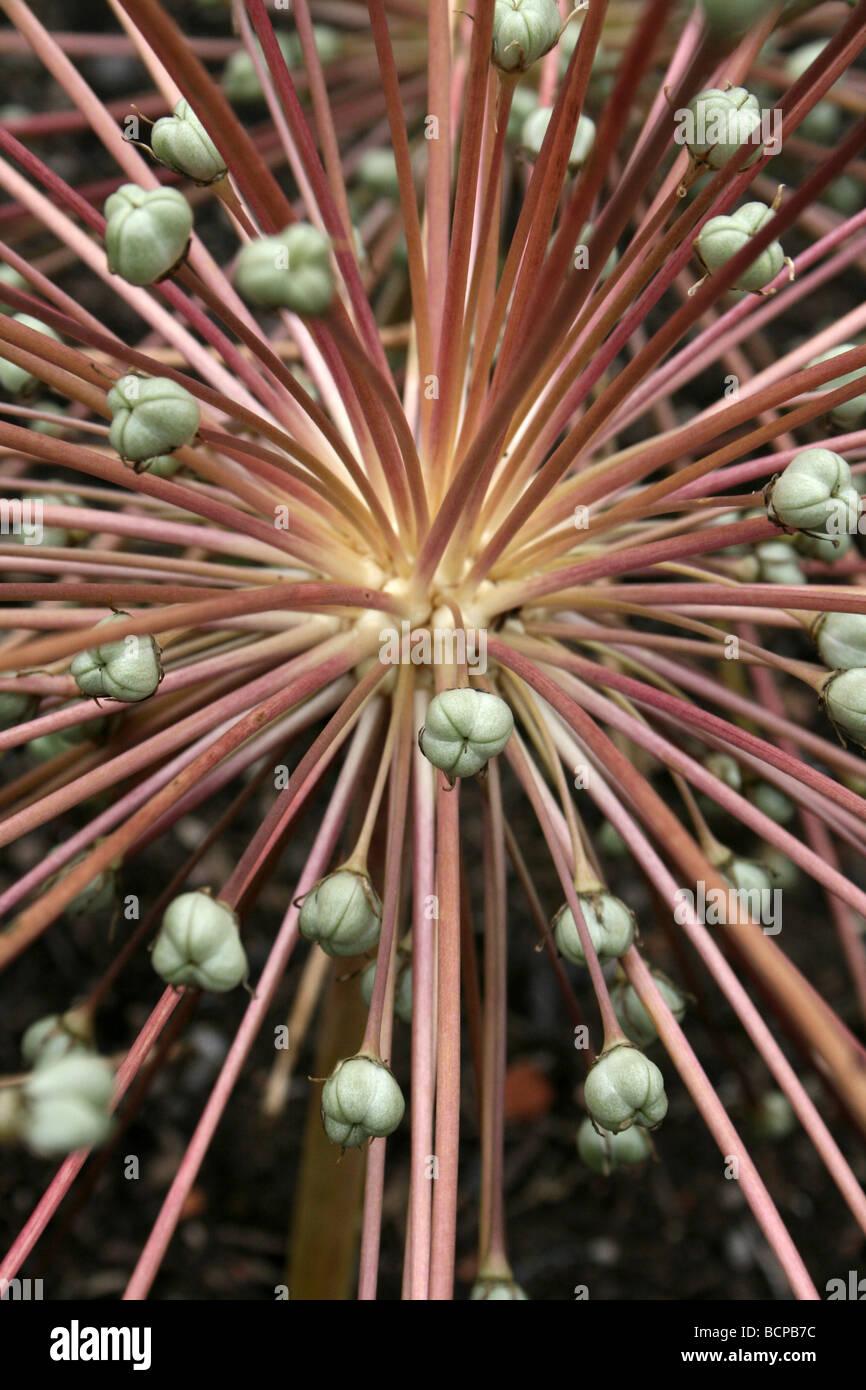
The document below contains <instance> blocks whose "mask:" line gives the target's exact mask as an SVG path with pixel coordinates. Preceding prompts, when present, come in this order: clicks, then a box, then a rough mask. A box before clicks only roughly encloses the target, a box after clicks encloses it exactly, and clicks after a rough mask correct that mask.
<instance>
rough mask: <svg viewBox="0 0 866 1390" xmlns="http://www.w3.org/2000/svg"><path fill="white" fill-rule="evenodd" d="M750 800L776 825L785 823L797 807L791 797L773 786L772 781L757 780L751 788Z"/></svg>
mask: <svg viewBox="0 0 866 1390" xmlns="http://www.w3.org/2000/svg"><path fill="white" fill-rule="evenodd" d="M751 801H752V802H753V804H754V805H755V806H757V808H758V810H759V811H763V813H764V815H765V816H769V817H770V820H774V821H775V822H776V824H777V825H787V824H788V822H789V821H790V820H792V819H793V816H794V812H795V811H796V809H797V808H796V807H795V805H794V803H793V801H792V800H791V798H790V797H789V796H786V795H785V793H784V792H780V791H779V788H778V787H774V786H773V784H772V782H758V783H757V784H756V785H755V786H754V787H753V788H752V792H751Z"/></svg>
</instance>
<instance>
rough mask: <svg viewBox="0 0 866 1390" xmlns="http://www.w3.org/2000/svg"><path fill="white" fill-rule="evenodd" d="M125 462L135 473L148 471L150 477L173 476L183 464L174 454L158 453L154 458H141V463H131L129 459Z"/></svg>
mask: <svg viewBox="0 0 866 1390" xmlns="http://www.w3.org/2000/svg"><path fill="white" fill-rule="evenodd" d="M125 462H126V463H128V464H129V466H130V468H132V469H133V470H134V471H135V472H136V473H149V474H150V476H151V477H152V478H173V477H174V475H175V473H176V472H177V471H178V469H179V468H181V467H182V466H183V465H182V464H181V461H180V459H179V458H175V456H174V454H158V455H157V457H156V458H155V459H143V460H142V461H141V463H133V462H132V460H131V459H126V460H125Z"/></svg>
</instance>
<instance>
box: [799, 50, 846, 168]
mask: <svg viewBox="0 0 866 1390" xmlns="http://www.w3.org/2000/svg"><path fill="white" fill-rule="evenodd" d="M829 42H830V40H829V39H815V40H814V41H813V42H812V43H804V44H801V45H800V47H799V48H795V49H794V51H793V53H789V54H788V56H787V58H786V59H785V72H786V74H787V75H788V77H789V78H790V79H791V82H792V83H793V82H796V81H797V80H798V78H800V77H802V76H803V74H804V72H805V71H806V69H807V68H810V67H811V66H812V64H813V63H814V62H815V59H816V58H818V57H819V55H820V54H821V53H822V52H823V50H824V49H825V48H826V47H827V44H828V43H829ZM833 85H834V86H838V81H837V82H835V83H834V84H833ZM841 124H842V113H841V111H840V110H839V108H838V107H837V106H836V105H835V104H834V103H833V102H832V101H817V102H816V103H815V105H814V106H813V107H812V110H811V111H807V112H806V115H805V116H804V117H803V119H802V120H801V122H800V124H799V125H798V126H797V130H796V132H795V133H796V134H797V135H799V136H802V138H803V139H804V140H814V141H816V143H818V144H820V145H830V144H832V143H833V141H834V140H835V139H836V138H837V136H838V134H839V129H840V126H841Z"/></svg>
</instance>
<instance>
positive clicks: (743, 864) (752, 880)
mask: <svg viewBox="0 0 866 1390" xmlns="http://www.w3.org/2000/svg"><path fill="white" fill-rule="evenodd" d="M721 873H722V877H723V878H726V879H727V880H728V882H729V883H731V884H733V886H734V888H736V889H737V890H738V891H739V892H741V893H754V892H757V893H763V892H766V891H769V889H770V888H772V886H773V884H772V879H771V878H770V875H769V874H768V873H767V870H766V869H765V868H764V867H763V865H762V864H756V863H755V861H754V860H753V859H738V858H737V857H736V856H735V855H733V854H732V855H731V857H730V859H727V860H726V861H725V863H724V864H723V865H721Z"/></svg>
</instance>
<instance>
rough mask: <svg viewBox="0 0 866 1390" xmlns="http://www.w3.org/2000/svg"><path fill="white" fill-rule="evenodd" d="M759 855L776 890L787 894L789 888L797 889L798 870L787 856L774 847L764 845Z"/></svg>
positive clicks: (798, 880)
mask: <svg viewBox="0 0 866 1390" xmlns="http://www.w3.org/2000/svg"><path fill="white" fill-rule="evenodd" d="M761 854H762V857H763V860H764V863H765V864H766V866H767V868H768V869H769V871H770V873H771V874H772V876H773V883H774V884H775V885H776V887H777V888H781V889H782V891H783V892H787V890H788V889H789V888H796V887H797V885H798V883H799V882H800V870H799V869H798V867H797V865H796V864H795V863H794V862H793V860H791V859H789V858H788V856H787V854H783V853H782V851H781V850H780V849H776V846H775V845H765V846H764V848H763V849H762V851H761Z"/></svg>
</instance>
